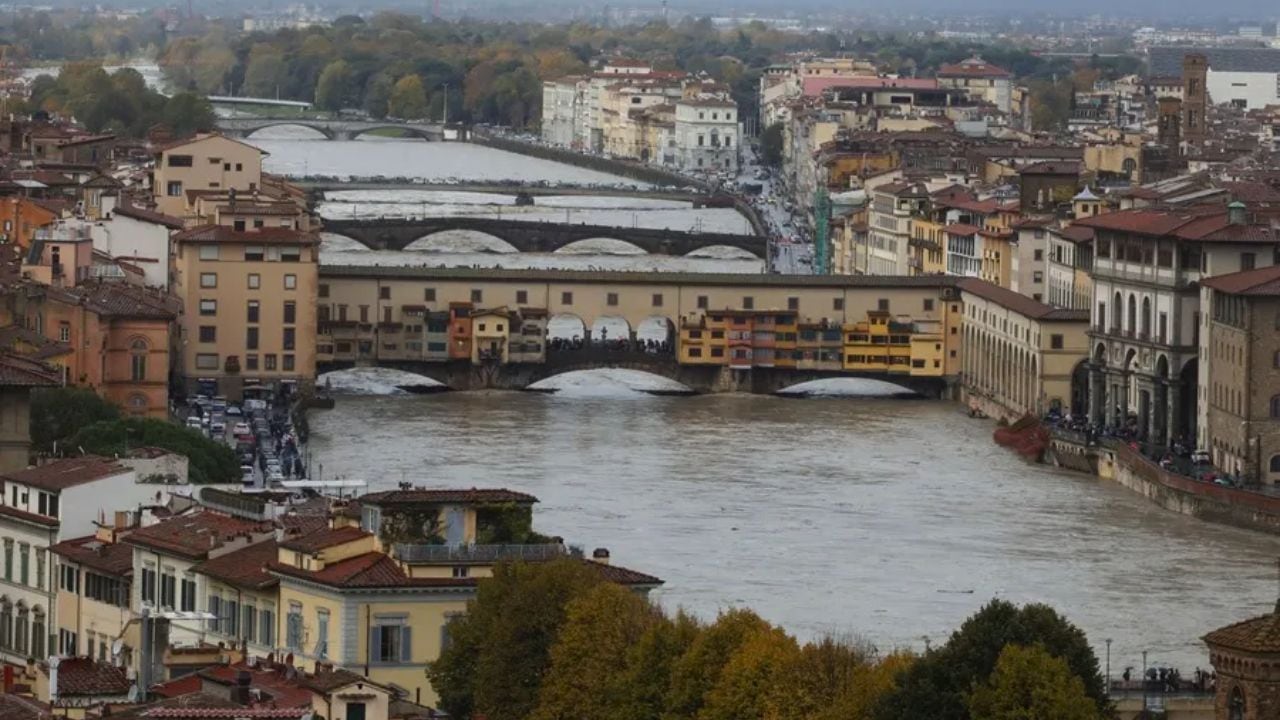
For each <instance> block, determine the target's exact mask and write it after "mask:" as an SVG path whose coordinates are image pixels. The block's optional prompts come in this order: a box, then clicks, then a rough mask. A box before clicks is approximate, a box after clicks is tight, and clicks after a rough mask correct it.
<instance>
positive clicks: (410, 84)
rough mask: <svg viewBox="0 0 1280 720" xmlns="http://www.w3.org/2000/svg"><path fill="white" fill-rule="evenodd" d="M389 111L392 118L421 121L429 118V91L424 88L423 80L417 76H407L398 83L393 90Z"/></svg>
mask: <svg viewBox="0 0 1280 720" xmlns="http://www.w3.org/2000/svg"><path fill="white" fill-rule="evenodd" d="M387 111H388V114H390V115H391V116H392V117H397V118H404V119H405V120H421V119H422V118H425V117H426V116H427V91H426V90H424V89H423V87H422V78H420V77H418V76H417V75H405V76H404V77H402V78H400V79H399V80H397V81H396V84H395V87H393V88H391V97H390V99H389V100H388V101H387Z"/></svg>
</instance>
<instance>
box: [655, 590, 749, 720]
mask: <svg viewBox="0 0 1280 720" xmlns="http://www.w3.org/2000/svg"><path fill="white" fill-rule="evenodd" d="M769 629H770V626H769V623H767V622H765V621H764V620H761V619H760V616H759V615H756V614H755V613H753V612H751V611H750V610H741V609H735V610H729V611H728V612H725V613H721V615H720V616H719V617H718V618H716V621H715V622H714V623H712V624H711V625H709V626H708V627H707V628H706V629H704V630H703V631H702V632H700V633H698V636H697V637H696V638H694V640H693V642H692V643H690V645H689V649H688V650H687V651H686V652H685V653H684V654H683V655H681V656H680V658H679V659H677V660H676V661H675V663H674V664H673V666H672V669H671V687H670V689H669V691H668V693H667V713H666V717H667V718H670V720H678V719H680V718H686V719H688V718H695V717H697V716H698V713H699V712H700V711H701V710H702V706H703V704H704V702H705V701H706V697H707V694H708V693H710V692H711V689H712V688H714V687H715V686H716V683H718V682H719V681H720V675H721V673H722V672H724V667H725V665H727V664H728V663H729V660H730V659H731V658H732V657H733V654H734V653H735V652H737V650H738V648H739V647H740V646H741V645H742V644H743V643H744V642H746V641H747V639H748V638H750V637H751V636H752V635H753V634H754V633H757V632H766V631H768V630H769Z"/></svg>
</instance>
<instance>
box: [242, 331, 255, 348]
mask: <svg viewBox="0 0 1280 720" xmlns="http://www.w3.org/2000/svg"><path fill="white" fill-rule="evenodd" d="M244 348H245V349H246V350H257V349H258V328H256V327H249V328H245V329H244Z"/></svg>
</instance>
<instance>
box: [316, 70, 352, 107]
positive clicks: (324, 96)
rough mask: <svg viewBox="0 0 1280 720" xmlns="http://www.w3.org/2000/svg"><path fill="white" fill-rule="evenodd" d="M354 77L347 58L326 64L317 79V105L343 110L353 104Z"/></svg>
mask: <svg viewBox="0 0 1280 720" xmlns="http://www.w3.org/2000/svg"><path fill="white" fill-rule="evenodd" d="M353 82H354V79H353V77H352V74H351V66H350V65H348V64H347V61H346V60H334V61H333V62H331V63H329V64H328V65H325V66H324V70H323V71H322V72H321V73H320V79H319V80H317V81H316V107H318V108H320V109H321V110H341V109H342V108H344V107H347V106H349V105H351V104H352V103H351V96H352V94H353Z"/></svg>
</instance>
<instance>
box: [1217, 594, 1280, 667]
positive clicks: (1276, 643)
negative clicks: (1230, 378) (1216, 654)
mask: <svg viewBox="0 0 1280 720" xmlns="http://www.w3.org/2000/svg"><path fill="white" fill-rule="evenodd" d="M1203 640H1204V641H1205V643H1206V644H1208V645H1209V647H1211V648H1212V647H1214V646H1217V647H1220V648H1228V649H1231V650H1239V651H1242V652H1248V653H1264V654H1280V602H1278V603H1276V609H1275V612H1273V613H1271V614H1270V615H1261V616H1259V617H1255V618H1251V619H1249V620H1245V621H1243V622H1238V623H1235V624H1233V625H1228V626H1226V627H1221V628H1218V629H1217V630H1214V631H1213V632H1211V633H1209V634H1208V635H1205V636H1204V638H1203Z"/></svg>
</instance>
